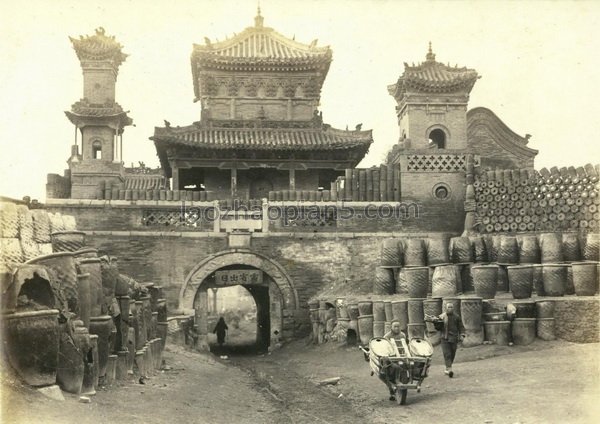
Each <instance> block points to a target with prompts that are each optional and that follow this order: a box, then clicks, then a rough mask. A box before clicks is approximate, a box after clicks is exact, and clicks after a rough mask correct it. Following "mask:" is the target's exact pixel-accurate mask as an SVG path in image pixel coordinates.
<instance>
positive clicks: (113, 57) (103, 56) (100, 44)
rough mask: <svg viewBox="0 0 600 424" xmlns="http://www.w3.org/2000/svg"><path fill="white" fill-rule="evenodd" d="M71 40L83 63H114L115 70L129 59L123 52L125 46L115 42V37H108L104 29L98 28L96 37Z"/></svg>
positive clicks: (81, 37)
mask: <svg viewBox="0 0 600 424" xmlns="http://www.w3.org/2000/svg"><path fill="white" fill-rule="evenodd" d="M69 39H70V40H71V43H73V49H75V53H77V57H78V58H79V60H80V61H81V62H84V61H112V62H113V65H114V66H115V68H118V67H119V66H120V65H121V63H123V62H124V61H125V59H126V58H127V55H126V54H125V53H123V52H122V49H123V46H122V45H121V44H120V43H118V42H117V41H116V40H115V37H114V36H107V35H106V34H105V31H104V28H102V27H100V28H97V29H96V34H94V35H86V36H83V35H80V36H79V39H76V38H72V37H69Z"/></svg>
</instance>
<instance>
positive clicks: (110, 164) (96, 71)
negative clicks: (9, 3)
mask: <svg viewBox="0 0 600 424" xmlns="http://www.w3.org/2000/svg"><path fill="white" fill-rule="evenodd" d="M69 38H70V40H71V42H72V43H73V48H74V49H75V53H76V54H77V57H78V59H79V62H80V64H81V69H82V71H83V98H82V99H81V100H79V101H78V102H76V103H74V104H73V105H72V106H71V110H70V111H67V112H65V114H66V115H67V118H69V120H70V121H71V122H72V123H73V125H75V143H74V145H73V146H72V149H71V157H70V158H69V160H68V163H69V168H70V174H71V197H72V198H77V199H93V198H96V189H97V187H98V185H99V183H102V182H104V183H105V184H107V185H110V184H113V183H117V184H118V183H121V182H123V178H124V167H123V162H122V150H123V149H122V147H123V145H122V142H123V139H122V134H123V130H124V128H125V127H126V126H128V125H131V124H132V120H131V119H130V118H129V117H128V116H127V112H125V111H123V108H122V107H121V106H120V105H119V104H118V103H117V102H116V101H115V85H116V82H117V75H118V72H119V66H120V65H121V64H122V63H123V62H124V61H125V59H126V57H127V55H126V54H124V53H123V52H122V47H123V46H121V44H119V43H118V42H117V41H116V40H115V37H114V36H107V35H106V34H105V31H104V29H103V28H98V29H96V33H95V34H94V35H89V36H80V37H79V39H75V38H71V37H69ZM78 133H80V137H81V146H79V144H78V140H77V134H78Z"/></svg>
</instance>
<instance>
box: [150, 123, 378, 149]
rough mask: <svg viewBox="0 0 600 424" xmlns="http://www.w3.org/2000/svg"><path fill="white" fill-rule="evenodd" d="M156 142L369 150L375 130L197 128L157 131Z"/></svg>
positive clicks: (158, 129)
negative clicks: (365, 148) (360, 148)
mask: <svg viewBox="0 0 600 424" xmlns="http://www.w3.org/2000/svg"><path fill="white" fill-rule="evenodd" d="M151 139H152V140H154V141H155V142H166V143H169V144H181V145H187V146H192V147H198V148H205V149H259V150H264V149H268V150H346V149H353V148H356V147H361V146H362V147H368V146H369V145H370V144H371V143H372V142H373V135H372V131H343V130H336V129H333V128H327V129H321V128H319V129H285V128H284V129H281V128H258V129H247V128H245V129H229V128H216V129H209V128H207V129H202V128H198V127H196V126H193V125H192V126H188V127H180V128H160V127H157V128H155V131H154V136H153V137H151Z"/></svg>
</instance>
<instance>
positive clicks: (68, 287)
mask: <svg viewBox="0 0 600 424" xmlns="http://www.w3.org/2000/svg"><path fill="white" fill-rule="evenodd" d="M27 263H28V264H37V265H44V266H46V267H48V268H50V269H51V270H52V271H53V272H54V273H55V274H56V279H57V281H59V283H60V291H61V292H62V295H63V296H64V299H65V301H66V302H67V304H66V305H61V307H62V308H68V310H69V311H71V312H74V313H76V314H77V313H78V312H79V296H78V292H77V266H76V264H75V258H74V256H73V253H70V252H61V253H53V254H51V255H44V256H38V257H37V258H34V259H32V260H30V261H28V262H27ZM57 297H59V298H60V297H62V296H60V295H59V296H57ZM57 306H58V305H57Z"/></svg>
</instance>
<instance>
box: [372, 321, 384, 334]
mask: <svg viewBox="0 0 600 424" xmlns="http://www.w3.org/2000/svg"><path fill="white" fill-rule="evenodd" d="M384 334H385V321H373V337H383V335H384Z"/></svg>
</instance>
